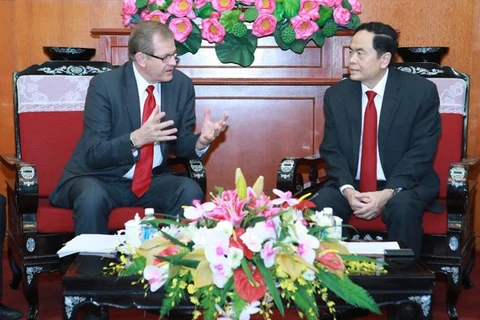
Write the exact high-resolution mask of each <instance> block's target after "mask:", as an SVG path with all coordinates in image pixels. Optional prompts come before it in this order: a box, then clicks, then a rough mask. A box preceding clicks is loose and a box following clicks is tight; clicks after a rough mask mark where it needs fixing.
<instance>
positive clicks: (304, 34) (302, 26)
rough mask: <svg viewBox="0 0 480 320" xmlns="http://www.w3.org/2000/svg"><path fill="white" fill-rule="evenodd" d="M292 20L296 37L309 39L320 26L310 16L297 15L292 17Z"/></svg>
mask: <svg viewBox="0 0 480 320" xmlns="http://www.w3.org/2000/svg"><path fill="white" fill-rule="evenodd" d="M290 22H291V23H292V28H293V29H294V30H295V38H296V39H302V40H307V39H308V38H309V37H310V36H311V35H312V34H314V33H315V32H317V31H318V29H319V26H318V25H317V24H316V23H315V22H314V21H312V20H310V19H309V18H308V17H302V16H296V17H293V18H292V19H290Z"/></svg>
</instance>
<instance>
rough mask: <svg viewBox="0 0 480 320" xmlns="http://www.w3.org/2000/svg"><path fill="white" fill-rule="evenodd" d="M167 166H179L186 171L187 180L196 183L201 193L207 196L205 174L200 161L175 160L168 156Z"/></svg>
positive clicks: (175, 158) (188, 159)
mask: <svg viewBox="0 0 480 320" xmlns="http://www.w3.org/2000/svg"><path fill="white" fill-rule="evenodd" d="M167 164H168V165H170V166H172V167H175V166H181V167H182V169H183V171H186V173H187V175H188V177H189V178H191V179H193V180H195V181H197V183H198V184H199V185H200V188H202V190H203V193H204V194H207V172H206V170H205V166H204V165H203V162H202V160H200V159H190V158H177V157H174V156H171V155H169V157H168V160H167Z"/></svg>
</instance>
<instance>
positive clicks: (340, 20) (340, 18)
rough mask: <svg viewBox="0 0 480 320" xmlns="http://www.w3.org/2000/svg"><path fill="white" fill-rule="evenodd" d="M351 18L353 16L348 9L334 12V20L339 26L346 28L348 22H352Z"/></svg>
mask: <svg viewBox="0 0 480 320" xmlns="http://www.w3.org/2000/svg"><path fill="white" fill-rule="evenodd" d="M351 16H352V14H351V13H350V11H348V9H346V8H343V7H338V8H335V9H334V10H333V20H334V21H335V22H336V23H337V24H338V25H341V26H344V25H346V24H348V21H350V17H351Z"/></svg>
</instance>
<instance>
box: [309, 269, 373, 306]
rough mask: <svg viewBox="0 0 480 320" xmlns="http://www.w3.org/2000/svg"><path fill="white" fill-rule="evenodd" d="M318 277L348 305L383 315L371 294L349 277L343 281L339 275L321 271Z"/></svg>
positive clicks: (345, 277)
mask: <svg viewBox="0 0 480 320" xmlns="http://www.w3.org/2000/svg"><path fill="white" fill-rule="evenodd" d="M318 277H319V279H320V281H322V282H323V284H324V285H325V287H327V288H328V289H329V290H330V291H332V292H333V293H335V294H336V295H337V296H338V297H339V298H341V299H343V300H344V301H345V302H346V303H348V304H351V305H353V306H357V307H360V308H363V309H367V310H370V311H371V312H375V313H376V314H381V312H380V308H379V307H378V305H377V303H376V302H375V300H374V299H373V298H372V297H371V296H370V294H369V293H368V292H367V291H366V290H365V289H363V288H362V287H360V286H358V285H356V284H355V283H353V282H352V280H350V278H349V277H347V276H344V277H343V279H340V278H339V277H338V276H337V275H335V274H332V273H330V272H326V271H324V270H321V269H320V270H319V273H318Z"/></svg>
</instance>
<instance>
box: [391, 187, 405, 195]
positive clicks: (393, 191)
mask: <svg viewBox="0 0 480 320" xmlns="http://www.w3.org/2000/svg"><path fill="white" fill-rule="evenodd" d="M402 190H403V188H402V187H397V188H392V189H390V191H392V196H394V195H396V194H397V193H399V192H400V191H402Z"/></svg>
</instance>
